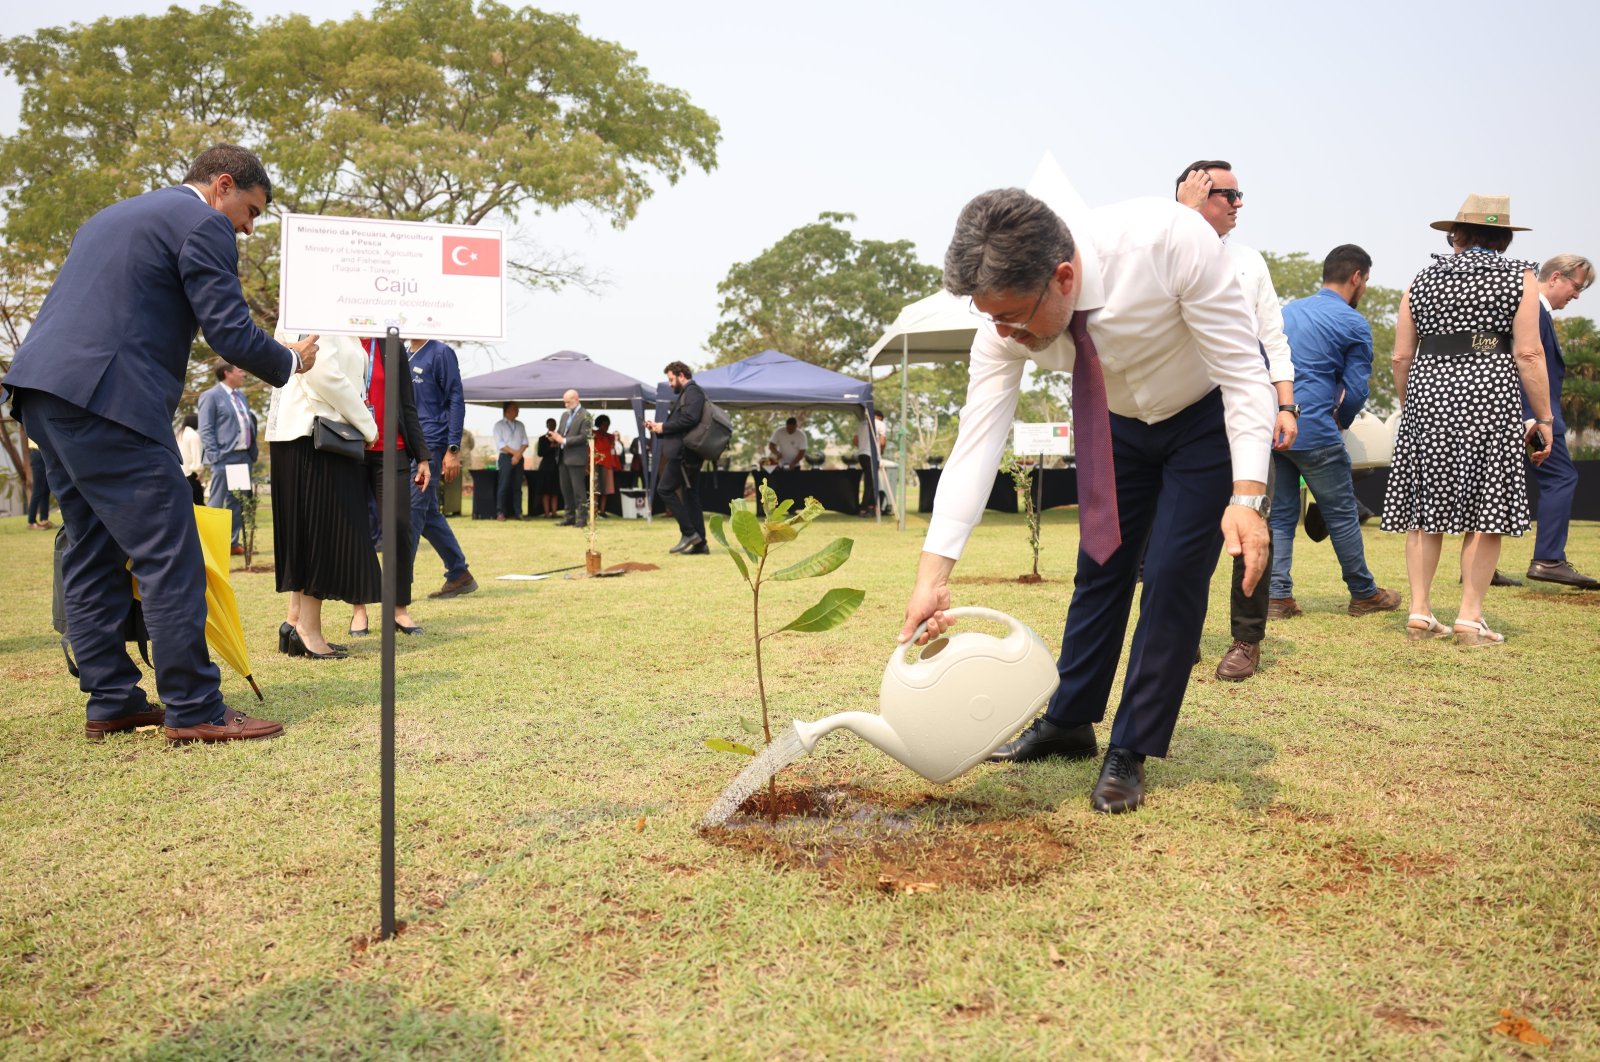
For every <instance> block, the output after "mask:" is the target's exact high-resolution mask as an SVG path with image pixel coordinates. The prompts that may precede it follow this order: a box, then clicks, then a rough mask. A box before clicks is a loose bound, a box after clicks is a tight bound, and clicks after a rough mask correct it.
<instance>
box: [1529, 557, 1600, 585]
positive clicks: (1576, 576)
mask: <svg viewBox="0 0 1600 1062" xmlns="http://www.w3.org/2000/svg"><path fill="white" fill-rule="evenodd" d="M1528 578H1529V579H1533V580H1535V581H1536V582H1541V583H1560V584H1561V585H1562V586H1575V587H1577V588H1578V589H1579V590H1600V579H1595V578H1593V577H1591V576H1588V575H1585V574H1583V573H1582V572H1580V571H1578V569H1576V568H1574V567H1573V566H1572V565H1571V564H1569V563H1568V562H1566V561H1564V560H1559V561H1542V560H1535V561H1534V562H1533V563H1532V564H1530V565H1528Z"/></svg>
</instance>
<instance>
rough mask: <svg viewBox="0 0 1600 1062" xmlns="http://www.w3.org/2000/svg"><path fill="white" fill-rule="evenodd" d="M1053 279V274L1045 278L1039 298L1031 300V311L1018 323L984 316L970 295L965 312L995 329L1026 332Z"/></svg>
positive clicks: (1054, 276) (987, 315)
mask: <svg viewBox="0 0 1600 1062" xmlns="http://www.w3.org/2000/svg"><path fill="white" fill-rule="evenodd" d="M1055 278H1056V275H1055V273H1054V272H1052V273H1051V274H1050V275H1049V276H1048V277H1046V278H1045V281H1044V287H1042V288H1040V289H1039V297H1038V298H1037V299H1034V300H1033V309H1031V310H1029V311H1028V316H1027V317H1025V318H1023V319H1022V320H1020V321H1002V320H1000V319H999V318H997V317H991V316H990V315H989V314H986V313H984V312H983V311H982V310H980V309H978V304H977V303H976V302H974V301H973V300H972V297H971V296H970V295H969V296H968V297H967V310H968V311H969V312H971V313H972V315H973V316H974V317H981V318H983V319H984V320H985V321H988V322H989V323H990V324H992V325H994V326H995V327H996V328H1009V329H1011V331H1013V332H1026V331H1027V330H1028V325H1030V324H1032V323H1033V318H1034V316H1035V315H1036V314H1038V312H1039V307H1040V306H1042V305H1044V297H1045V294H1046V293H1047V292H1049V290H1050V282H1051V281H1052V280H1054V279H1055Z"/></svg>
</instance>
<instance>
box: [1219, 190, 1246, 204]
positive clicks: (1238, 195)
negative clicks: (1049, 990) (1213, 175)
mask: <svg viewBox="0 0 1600 1062" xmlns="http://www.w3.org/2000/svg"><path fill="white" fill-rule="evenodd" d="M1211 194H1212V195H1220V196H1221V197H1222V198H1224V199H1226V200H1227V201H1228V205H1229V206H1232V205H1233V204H1235V203H1237V202H1240V201H1241V200H1243V199H1244V193H1243V192H1241V191H1239V189H1237V188H1213V189H1211Z"/></svg>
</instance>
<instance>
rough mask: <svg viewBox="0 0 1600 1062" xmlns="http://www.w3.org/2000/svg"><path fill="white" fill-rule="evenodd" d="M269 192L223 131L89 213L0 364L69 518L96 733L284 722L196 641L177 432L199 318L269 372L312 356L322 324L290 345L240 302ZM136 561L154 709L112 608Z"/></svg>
mask: <svg viewBox="0 0 1600 1062" xmlns="http://www.w3.org/2000/svg"><path fill="white" fill-rule="evenodd" d="M271 198H272V182H271V180H270V179H269V178H268V177H267V172H266V169H265V168H264V167H263V166H262V165H261V160H260V159H258V158H256V156H255V155H253V154H252V153H250V152H249V151H246V150H245V149H243V148H240V147H235V146H233V145H231V144H221V145H218V146H216V147H213V148H211V149H209V150H208V151H206V152H204V153H203V154H201V156H200V157H199V158H198V159H196V160H195V162H194V165H192V166H191V167H190V168H189V172H188V173H187V174H186V175H185V177H184V183H183V184H181V185H178V186H177V187H173V188H162V189H159V190H157V191H154V192H147V193H146V194H144V195H141V196H136V197H135V198H133V199H127V200H124V201H122V202H120V203H115V204H113V205H112V206H109V207H107V208H105V209H104V210H102V211H100V212H99V213H98V214H96V215H95V216H94V217H92V218H90V219H89V220H88V221H87V222H85V223H84V225H83V227H82V228H80V229H79V230H78V232H77V235H76V236H75V237H74V238H73V241H72V250H71V252H70V253H69V254H68V255H67V260H66V262H65V263H64V264H63V265H62V267H61V272H60V273H59V274H58V275H57V277H56V280H55V283H54V285H52V287H51V289H50V293H49V294H48V295H47V296H46V297H45V301H44V305H43V307H41V309H40V311H39V316H38V318H37V319H36V320H35V321H34V323H33V327H32V329H30V330H29V332H28V336H27V338H26V339H24V340H23V341H22V345H21V347H20V348H19V349H18V350H17V354H16V357H15V359H14V360H13V362H12V367H11V371H10V372H9V373H8V374H7V375H6V378H5V385H6V387H7V388H8V389H9V390H10V391H11V392H12V394H13V408H14V411H15V413H16V415H17V417H18V418H19V419H20V420H21V421H22V423H23V424H24V425H25V426H26V427H27V429H28V434H29V436H31V437H32V438H33V439H34V440H36V441H37V442H38V444H39V449H40V450H41V451H43V453H44V458H45V466H46V468H47V469H48V470H49V474H50V485H51V486H52V487H53V488H54V489H55V490H56V497H57V501H58V502H59V503H60V506H61V512H62V515H63V517H64V518H65V521H66V531H67V548H66V554H65V557H64V560H63V565H62V586H63V590H64V594H65V599H66V609H67V634H68V637H69V638H70V639H71V643H72V648H73V651H74V653H75V654H76V655H77V658H78V668H79V672H80V676H79V684H80V686H81V688H82V689H83V691H84V692H85V693H87V694H88V695H89V702H88V721H87V722H86V723H85V726H84V733H85V735H86V736H88V737H89V738H91V739H98V738H103V737H104V736H105V735H107V734H110V733H115V732H117V731H124V730H132V729H134V728H136V727H140V726H151V725H154V724H156V723H163V722H164V724H165V732H166V736H167V739H168V740H169V741H175V742H177V741H229V740H237V739H241V738H262V737H271V736H273V735H274V734H277V733H279V732H281V731H282V730H283V725H282V724H281V723H276V722H272V721H270V720H266V719H255V718H251V717H249V716H246V715H244V714H243V713H242V712H236V711H234V710H233V709H232V708H229V707H228V706H227V705H226V704H224V703H223V700H222V693H221V690H220V688H219V686H218V682H219V678H220V676H219V674H218V672H217V666H216V665H215V664H213V663H212V662H211V658H210V657H209V655H208V654H207V653H206V642H205V622H206V600H205V566H204V562H203V560H202V558H201V554H200V538H199V535H198V533H197V532H196V530H195V523H194V510H193V508H192V504H191V495H190V491H189V485H188V483H187V481H185V479H184V477H183V472H182V470H181V467H180V464H179V458H178V451H177V442H176V440H175V439H174V437H173V433H172V414H173V411H174V410H175V409H176V408H177V405H178V398H179V396H180V395H182V393H183V387H184V379H185V373H186V369H187V367H188V363H189V349H190V344H191V343H192V342H193V341H194V338H195V333H196V331H197V330H203V331H204V333H205V338H206V342H207V343H208V344H209V345H210V346H211V347H212V348H213V349H215V350H216V351H217V352H218V353H219V354H221V355H222V356H223V357H225V358H226V359H227V360H228V361H230V362H231V363H233V364H235V365H239V366H241V367H243V368H245V369H248V370H249V371H250V372H252V373H254V374H255V375H256V376H259V377H260V378H261V379H263V380H266V381H267V382H268V383H271V384H272V385H274V386H278V387H281V386H282V385H283V384H285V383H286V382H288V380H289V377H290V375H291V374H293V373H295V372H304V371H305V370H307V369H309V368H311V365H312V363H313V362H314V361H315V359H316V353H317V342H316V340H317V337H316V336H311V337H310V338H308V339H305V340H303V341H301V342H299V343H294V344H291V345H290V346H289V347H284V346H283V345H281V344H279V343H277V342H276V341H274V340H273V339H272V337H270V336H268V335H267V334H266V333H265V332H263V331H262V330H261V329H260V328H258V327H257V326H256V325H255V323H254V322H253V321H251V319H250V309H249V307H248V306H247V305H246V303H245V300H244V293H243V291H242V290H241V289H240V286H239V251H238V245H237V243H236V237H235V233H241V232H242V233H244V234H245V235H249V234H250V233H251V232H252V231H253V230H254V228H255V222H256V219H257V218H258V217H260V216H261V213H262V211H264V210H265V209H266V208H267V204H268V203H269V202H271ZM130 561H131V562H132V569H133V575H134V577H135V578H136V579H138V581H139V588H140V591H141V597H142V598H143V602H144V619H145V625H146V626H147V627H148V628H149V631H150V638H151V642H152V647H153V649H154V653H155V671H156V689H157V692H158V693H159V694H160V698H161V701H162V702H163V704H164V706H165V712H163V711H162V710H161V709H159V708H156V707H154V706H152V705H151V703H150V702H149V700H148V699H147V698H146V696H145V692H144V690H142V689H141V688H140V687H139V677H140V676H139V669H138V667H137V666H135V665H134V663H133V661H132V660H130V659H129V658H128V653H127V648H126V646H125V645H124V643H123V640H122V629H123V622H124V621H125V620H126V619H127V616H128V614H129V611H130V609H131V607H132V587H131V586H130V584H129V580H128V572H127V570H126V566H127V565H128V563H129V562H130Z"/></svg>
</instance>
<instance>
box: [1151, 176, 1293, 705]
mask: <svg viewBox="0 0 1600 1062" xmlns="http://www.w3.org/2000/svg"><path fill="white" fill-rule="evenodd" d="M1174 183H1175V185H1176V194H1177V199H1178V202H1180V203H1182V204H1183V205H1184V206H1186V207H1189V208H1190V209H1191V210H1198V211H1199V212H1200V216H1201V217H1203V218H1205V219H1206V224H1208V225H1210V226H1211V227H1212V229H1214V230H1215V231H1216V233H1217V235H1218V236H1220V237H1222V239H1223V241H1224V245H1225V246H1226V247H1227V248H1228V254H1229V256H1230V257H1232V259H1233V264H1234V266H1235V268H1237V270H1238V272H1239V286H1240V288H1242V289H1243V291H1244V301H1245V305H1247V306H1249V307H1250V313H1251V316H1252V318H1253V319H1254V323H1255V333H1256V339H1258V340H1259V341H1260V343H1261V349H1262V351H1263V352H1264V353H1265V354H1266V358H1267V376H1268V378H1269V379H1271V381H1272V387H1273V389H1274V390H1275V391H1277V393H1278V418H1277V423H1276V424H1275V425H1274V427H1273V432H1272V448H1273V449H1274V450H1287V449H1288V448H1289V447H1291V446H1293V445H1294V440H1295V436H1296V435H1297V434H1298V433H1299V421H1300V407H1299V406H1297V405H1295V401H1294V363H1293V361H1292V360H1291V358H1290V354H1289V340H1288V338H1287V337H1285V336H1284V334H1283V304H1282V303H1281V302H1280V301H1279V300H1278V293H1277V291H1275V290H1274V289H1273V287H1272V274H1271V272H1269V271H1268V269H1267V260H1266V259H1265V258H1263V257H1261V252H1260V251H1258V250H1256V249H1255V248H1253V247H1246V246H1245V245H1244V244H1242V243H1240V242H1239V241H1238V240H1236V239H1233V238H1232V237H1231V235H1230V234H1231V233H1232V232H1233V230H1234V228H1235V227H1236V226H1237V225H1238V224H1239V211H1240V209H1241V208H1243V206H1244V193H1243V192H1241V191H1240V190H1239V179H1238V178H1237V177H1235V176H1234V173H1233V167H1232V166H1230V165H1229V164H1228V163H1226V162H1223V161H1221V160H1220V159H1211V160H1201V161H1199V162H1191V163H1189V165H1188V166H1186V167H1185V168H1184V171H1183V173H1181V174H1180V175H1179V176H1178V179H1177V181H1176V182H1174ZM1269 493H1270V491H1269ZM1271 565H1272V559H1271V554H1270V553H1269V554H1268V558H1267V566H1268V567H1269V568H1270V567H1271ZM1243 581H1244V563H1243V560H1242V559H1241V558H1235V559H1234V562H1233V589H1232V593H1231V595H1230V597H1229V608H1228V621H1229V624H1230V626H1231V627H1232V634H1233V644H1232V645H1230V646H1229V647H1228V651H1227V652H1226V653H1224V654H1223V656H1222V661H1221V662H1220V663H1219V664H1217V678H1219V679H1222V680H1223V681H1224V682H1243V681H1244V680H1245V679H1247V678H1249V677H1251V676H1252V675H1254V674H1255V673H1256V669H1257V668H1259V667H1260V666H1261V641H1262V639H1263V638H1265V637H1266V634H1267V618H1268V617H1267V610H1268V608H1269V607H1270V603H1269V601H1268V597H1267V580H1265V579H1262V580H1261V581H1260V582H1258V583H1257V584H1256V589H1255V593H1253V594H1249V595H1246V594H1245V593H1244V592H1243V591H1242V590H1241V584H1242V583H1243Z"/></svg>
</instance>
